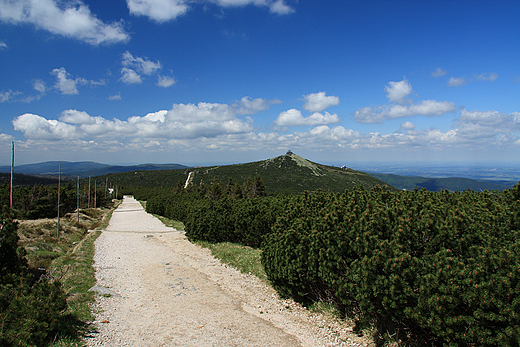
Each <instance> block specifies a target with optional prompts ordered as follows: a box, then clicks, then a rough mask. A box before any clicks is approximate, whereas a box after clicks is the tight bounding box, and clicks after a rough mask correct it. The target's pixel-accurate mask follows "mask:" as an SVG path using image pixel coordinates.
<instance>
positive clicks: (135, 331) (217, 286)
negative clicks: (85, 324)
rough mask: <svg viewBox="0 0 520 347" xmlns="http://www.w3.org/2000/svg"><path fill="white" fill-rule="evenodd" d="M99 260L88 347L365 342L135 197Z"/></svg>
mask: <svg viewBox="0 0 520 347" xmlns="http://www.w3.org/2000/svg"><path fill="white" fill-rule="evenodd" d="M94 260H95V265H94V266H95V268H96V278H97V290H98V291H99V292H100V293H101V294H100V295H99V296H98V300H97V303H96V304H95V307H94V311H95V312H98V314H97V317H96V322H95V324H96V326H97V328H98V331H97V332H96V333H93V334H92V336H91V337H89V338H87V345H88V346H219V347H220V346H366V345H367V344H366V343H365V341H364V340H363V339H361V338H358V337H357V336H356V335H353V334H352V333H351V327H348V326H347V325H339V324H337V323H334V322H332V321H328V320H325V319H323V318H322V317H321V316H319V315H315V314H310V313H309V312H308V311H306V310H304V309H303V308H301V307H300V306H299V305H297V304H295V303H294V302H291V301H287V300H285V301H281V300H279V299H278V297H277V295H276V293H275V292H274V290H273V289H271V288H270V287H268V286H267V285H265V284H264V283H263V282H261V281H260V280H258V279H257V278H256V277H255V276H251V275H245V274H241V273H239V272H238V271H236V270H235V269H233V268H230V267H228V266H226V265H223V264H221V263H220V262H219V261H218V260H217V259H215V258H214V257H212V256H211V253H210V252H209V251H208V250H207V249H203V248H201V247H198V246H196V245H193V244H192V243H190V242H189V241H188V240H187V239H186V237H185V236H184V233H183V232H182V231H177V230H174V229H172V228H168V227H166V226H164V225H163V224H162V223H161V222H160V221H159V220H158V219H157V218H155V217H153V216H151V215H149V214H147V213H146V212H145V211H144V210H143V208H142V207H141V205H140V204H139V202H137V201H136V200H134V199H133V198H131V197H125V199H124V201H123V203H122V204H121V205H120V206H119V208H118V209H116V210H115V211H114V213H113V215H112V219H111V220H110V224H109V226H108V227H107V229H106V231H104V232H103V233H102V234H101V235H100V237H99V238H98V239H97V240H96V254H95V257H94ZM102 293H105V294H102Z"/></svg>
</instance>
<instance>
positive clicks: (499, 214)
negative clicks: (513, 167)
mask: <svg viewBox="0 0 520 347" xmlns="http://www.w3.org/2000/svg"><path fill="white" fill-rule="evenodd" d="M515 189H517V188H516V187H515ZM508 194H509V195H508ZM515 194H516V193H515V192H506V193H505V194H504V195H497V194H496V193H493V194H491V193H489V192H484V193H475V192H463V193H449V192H447V191H445V192H440V193H432V192H428V191H426V190H421V191H413V192H389V191H386V190H382V189H380V188H374V189H372V190H371V191H364V190H363V189H361V188H357V189H354V190H352V191H347V192H345V193H344V194H342V195H335V194H324V193H319V194H314V195H306V196H304V197H303V198H301V199H300V200H295V201H294V202H293V203H292V204H290V205H288V211H287V212H286V213H285V214H283V215H282V216H280V217H279V218H278V220H277V222H276V223H275V225H274V227H273V232H272V233H271V234H269V235H268V236H267V237H266V240H265V242H264V245H263V259H262V260H263V263H264V266H265V270H266V273H267V276H268V278H269V279H270V280H271V282H272V283H273V285H274V286H275V288H277V289H278V290H279V291H280V292H281V293H282V294H284V295H288V296H292V297H294V298H296V299H299V300H302V301H315V300H328V301H332V302H335V303H338V304H339V306H340V307H341V308H342V309H343V310H344V312H346V313H348V314H350V315H352V316H354V317H355V318H356V319H357V321H358V323H359V325H360V326H363V325H366V324H375V325H376V326H377V327H381V328H383V329H386V330H388V329H393V331H394V332H396V333H398V334H397V336H398V338H401V339H406V338H413V339H415V340H416V341H418V340H421V341H424V342H425V343H428V344H435V345H449V346H473V345H488V346H497V345H503V346H517V345H518V341H519V340H520V324H519V323H520V322H519V320H518V315H519V314H520V311H519V309H520V307H519V306H518V304H519V302H520V285H519V280H520V261H519V260H520V258H519V256H520V233H519V231H518V229H517V226H518V220H517V219H515V217H514V218H511V216H518V200H515V198H517V196H516V195H515Z"/></svg>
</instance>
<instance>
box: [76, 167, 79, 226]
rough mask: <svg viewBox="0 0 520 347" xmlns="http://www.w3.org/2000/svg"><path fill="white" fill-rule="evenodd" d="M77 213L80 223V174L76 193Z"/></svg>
mask: <svg viewBox="0 0 520 347" xmlns="http://www.w3.org/2000/svg"><path fill="white" fill-rule="evenodd" d="M76 206H77V207H76V211H77V213H76V215H77V217H78V223H79V176H78V189H77V193H76Z"/></svg>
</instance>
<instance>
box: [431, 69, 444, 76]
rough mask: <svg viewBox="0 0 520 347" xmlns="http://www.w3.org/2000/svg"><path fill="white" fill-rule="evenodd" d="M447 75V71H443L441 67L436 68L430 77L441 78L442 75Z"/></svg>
mask: <svg viewBox="0 0 520 347" xmlns="http://www.w3.org/2000/svg"><path fill="white" fill-rule="evenodd" d="M447 74H448V71H446V70H444V69H443V68H441V67H438V68H437V69H435V71H434V72H432V74H431V75H432V76H433V77H441V76H444V75H447Z"/></svg>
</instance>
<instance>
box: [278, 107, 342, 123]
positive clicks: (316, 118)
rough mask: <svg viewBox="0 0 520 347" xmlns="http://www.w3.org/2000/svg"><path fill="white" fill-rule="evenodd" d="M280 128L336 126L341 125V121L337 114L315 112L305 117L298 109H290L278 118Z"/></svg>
mask: <svg viewBox="0 0 520 347" xmlns="http://www.w3.org/2000/svg"><path fill="white" fill-rule="evenodd" d="M274 122H275V124H276V125H278V126H284V127H285V126H305V125H318V124H334V123H339V122H340V119H339V117H338V115H337V114H330V113H328V112H325V114H321V113H318V112H315V113H313V114H311V115H310V116H308V117H304V116H303V115H302V113H301V111H299V110H296V109H294V108H293V109H290V110H288V111H284V112H282V113H280V115H279V116H278V118H276V120H275V121H274Z"/></svg>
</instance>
